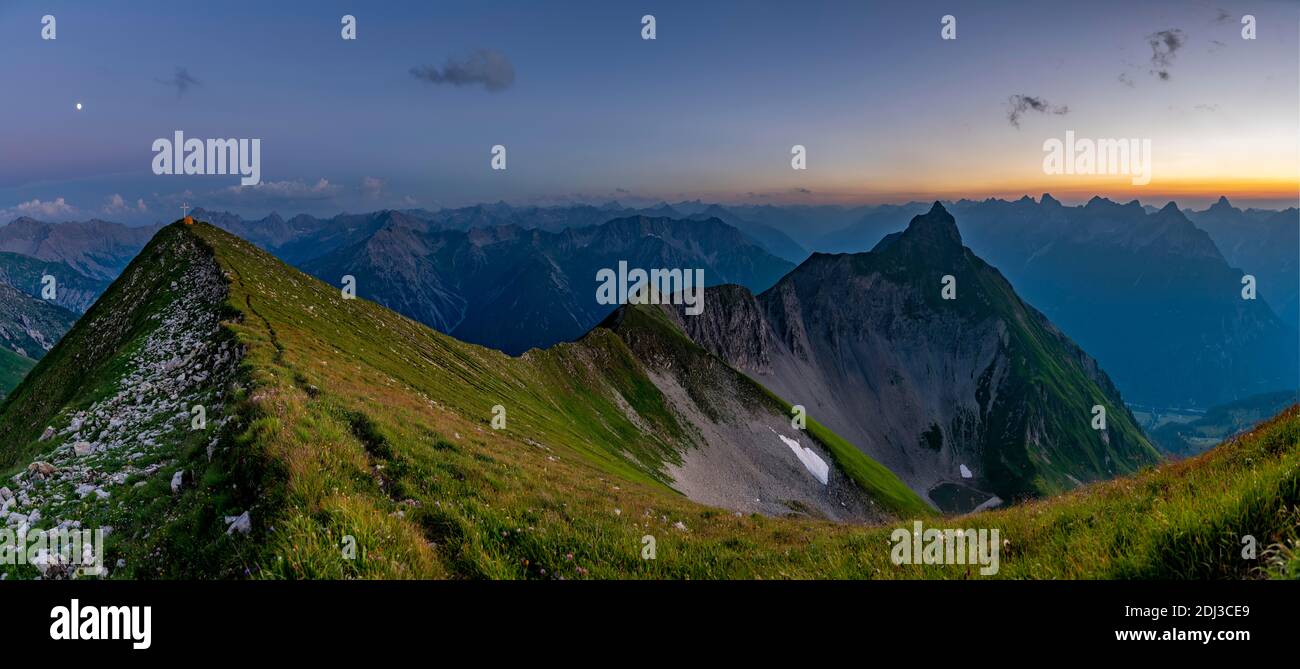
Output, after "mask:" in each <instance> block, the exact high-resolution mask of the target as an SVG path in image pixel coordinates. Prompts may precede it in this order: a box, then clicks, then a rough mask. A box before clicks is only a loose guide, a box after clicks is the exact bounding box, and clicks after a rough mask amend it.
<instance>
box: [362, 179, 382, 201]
mask: <svg viewBox="0 0 1300 669" xmlns="http://www.w3.org/2000/svg"><path fill="white" fill-rule="evenodd" d="M383 192H384V180H383V179H380V178H379V177H362V178H361V194H362V195H365V196H366V197H368V198H377V197H379V196H380V194H382V193H383Z"/></svg>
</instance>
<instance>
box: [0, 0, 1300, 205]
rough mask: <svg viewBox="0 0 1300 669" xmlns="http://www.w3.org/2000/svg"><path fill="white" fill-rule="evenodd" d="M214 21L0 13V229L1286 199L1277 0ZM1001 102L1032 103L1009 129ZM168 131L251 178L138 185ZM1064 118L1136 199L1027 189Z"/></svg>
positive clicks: (34, 8) (435, 6)
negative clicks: (253, 151) (993, 202)
mask: <svg viewBox="0 0 1300 669" xmlns="http://www.w3.org/2000/svg"><path fill="white" fill-rule="evenodd" d="M207 4H210V5H211V6H207V7H198V6H187V3H176V2H174V1H173V2H151V1H136V2H130V3H126V2H95V3H74V2H59V1H55V0H44V1H42V2H28V1H26V0H6V1H5V2H4V3H3V4H0V90H3V91H4V98H5V100H4V102H3V103H2V104H0V127H3V132H2V133H0V223H4V222H7V221H8V220H10V219H12V218H14V217H15V216H18V215H23V214H27V215H32V216H34V217H37V218H42V219H46V220H67V219H84V218H89V217H92V216H93V217H101V218H106V219H109V220H118V221H124V222H129V223H143V222H152V221H155V220H166V221H170V220H173V219H175V218H177V217H178V216H179V209H178V208H177V206H178V205H179V203H180V201H181V200H188V201H189V202H190V203H191V204H194V205H200V206H205V207H208V208H217V209H229V210H231V211H236V212H238V213H242V214H246V215H258V216H260V215H263V214H265V213H267V212H269V211H271V210H276V211H279V212H281V213H282V214H286V215H291V214H296V213H300V212H305V213H313V214H334V213H337V212H339V211H344V210H347V211H369V210H375V209H380V208H385V207H413V206H420V207H426V208H430V209H434V208H437V207H440V206H460V205H465V204H472V203H475V202H480V201H497V200H506V201H508V202H512V203H543V204H544V203H558V202H565V201H570V200H582V201H591V202H603V201H606V200H610V199H617V200H620V201H622V202H624V203H625V204H636V203H640V202H647V203H648V202H653V201H658V200H669V201H674V200H678V199H693V198H697V197H699V198H704V199H707V200H717V201H723V202H733V203H746V202H753V203H766V202H810V203H812V202H816V203H869V202H902V201H907V200H914V199H918V200H919V199H935V198H959V197H972V198H978V197H986V196H1004V197H1019V196H1020V195H1024V194H1026V193H1028V194H1031V195H1034V196H1037V195H1038V194H1039V193H1042V192H1051V193H1053V194H1054V195H1056V196H1057V197H1058V198H1060V199H1062V200H1063V201H1066V202H1067V203H1068V202H1072V201H1080V200H1086V199H1087V198H1088V197H1091V196H1092V195H1094V194H1101V195H1105V196H1109V197H1112V198H1115V199H1123V200H1127V199H1132V198H1138V199H1141V200H1142V201H1144V202H1150V203H1153V204H1157V205H1159V204H1163V202H1165V201H1167V200H1170V199H1176V200H1177V201H1178V202H1179V203H1180V204H1182V205H1184V206H1198V207H1199V206H1202V205H1204V204H1205V203H1206V202H1208V201H1211V200H1213V199H1216V198H1217V197H1218V196H1219V195H1220V194H1227V195H1228V196H1229V197H1230V198H1232V199H1233V200H1234V202H1236V203H1238V204H1240V205H1255V206H1267V207H1281V206H1287V205H1294V204H1295V203H1296V199H1297V191H1298V189H1300V177H1298V174H1300V4H1298V3H1295V2H1278V1H1269V0H1257V1H1254V2H1235V1H1229V0H1224V1H1222V2H1219V1H1209V2H1200V1H1198V0H1179V1H1171V2H1143V3H1133V2H1105V1H1101V2H1078V3H1057V2H1035V3H1013V2H997V1H990V0H980V1H978V2H956V1H953V0H948V1H945V2H939V3H931V2H917V1H911V2H888V3H885V2H877V3H872V2H862V1H860V0H855V1H851V2H815V1H809V2H788V1H786V2H763V1H757V0H747V1H736V2H723V1H710V2H658V1H654V0H642V1H640V2H625V1H622V0H566V1H564V2H536V1H535V0H522V1H518V2H493V1H489V0H465V1H446V2H436V3H434V2H384V3H357V2H332V1H328V0H326V1H313V2H265V1H262V2H238V1H230V2H222V3H207ZM1135 5H1137V6H1135ZM45 14H52V15H54V16H55V17H56V19H57V21H58V23H57V31H58V32H57V39H56V40H52V41H46V40H42V39H41V17H42V16H43V15H45ZM344 14H353V15H355V16H356V17H357V20H358V39H357V40H356V41H344V40H342V39H341V38H340V35H339V31H340V28H341V26H340V17H341V16H343V15H344ZM643 14H653V15H654V16H655V17H656V19H657V32H658V34H657V39H655V40H654V41H645V40H642V39H641V16H642V15H643ZM945 14H952V15H954V16H956V18H957V39H956V40H951V41H945V40H941V39H940V28H941V26H940V18H941V17H942V16H944V15H945ZM1243 14H1253V15H1254V16H1255V17H1256V19H1257V39H1256V40H1253V41H1251V40H1244V39H1242V37H1241V28H1242V26H1241V23H1240V21H1241V16H1242V15H1243ZM1162 31H1177V32H1176V33H1165V34H1172V35H1174V37H1173V38H1172V39H1173V44H1172V45H1171V44H1170V42H1168V41H1165V40H1164V39H1162V38H1157V43H1158V52H1153V47H1152V45H1151V39H1152V36H1153V35H1157V34H1158V33H1161V32H1162ZM474 54H486V55H484V56H482V59H483V60H484V62H483V63H476V62H475V61H474V59H473V58H472V56H473V55H474ZM1153 56H1155V57H1153ZM467 58H468V59H469V60H468V64H467V65H466V66H463V67H459V68H456V67H452V68H448V67H447V66H448V64H449V62H461V63H466V62H467V61H466V59H467ZM413 68H427V69H424V70H422V71H424V72H430V71H432V72H433V73H434V76H432V77H425V78H421V77H417V76H414V75H413V73H412V70H413ZM511 71H513V79H512V80H511V79H510V77H509V72H511ZM1161 71H1163V72H1165V73H1167V75H1168V77H1167V78H1161V77H1160V76H1159V75H1158V73H1159V72H1161ZM429 79H438V80H439V82H437V83H435V82H433V81H430V80H429ZM456 82H459V83H461V84H464V85H455V83H456ZM1012 96H1028V97H1031V98H1034V99H1035V100H1039V101H1043V103H1044V104H1045V105H1046V110H1045V111H1035V110H1034V109H1032V108H1029V109H1026V110H1025V111H1024V112H1023V113H1021V114H1020V115H1019V116H1018V119H1017V120H1018V123H1019V127H1018V128H1017V127H1016V126H1015V125H1013V124H1012V123H1011V122H1010V119H1009V117H1008V112H1009V111H1010V106H1009V99H1010V98H1011V97H1012ZM78 102H80V103H82V104H83V109H81V110H80V111H78V110H77V109H76V104H77V103H78ZM1063 108H1068V112H1067V113H1053V111H1054V110H1055V111H1062V110H1063ZM176 130H182V131H184V132H185V134H186V136H187V137H197V138H217V137H234V138H260V139H261V140H262V155H261V174H262V184H261V185H259V186H252V187H244V188H240V187H239V186H238V182H239V179H238V177H237V176H167V175H164V176H158V175H155V174H153V172H152V170H151V161H152V159H153V153H152V151H151V148H150V147H151V145H152V143H153V141H154V140H155V139H158V138H170V137H171V136H172V133H173V132H174V131H176ZM1068 130H1072V131H1074V132H1075V134H1076V135H1077V136H1080V137H1089V138H1099V139H1100V138H1147V139H1150V140H1151V143H1152V163H1153V168H1152V171H1153V176H1152V179H1151V183H1150V184H1148V185H1146V186H1133V185H1132V184H1130V182H1129V178H1128V177H1127V176H1095V175H1081V176H1066V175H1048V174H1045V173H1044V172H1043V169H1042V162H1043V156H1044V152H1043V148H1042V145H1043V142H1044V141H1045V140H1047V139H1050V138H1058V139H1064V136H1065V132H1066V131H1068ZM494 144H503V145H505V146H506V147H507V151H508V169H507V170H505V171H493V170H491V169H490V159H491V155H490V153H489V151H490V148H491V147H492V146H493V145H494ZM795 144H802V145H804V146H806V147H807V149H808V169H807V170H805V171H795V170H792V169H791V167H790V157H791V156H790V149H791V146H792V145H795Z"/></svg>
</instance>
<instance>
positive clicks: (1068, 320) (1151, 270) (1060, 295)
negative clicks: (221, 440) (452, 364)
mask: <svg viewBox="0 0 1300 669" xmlns="http://www.w3.org/2000/svg"><path fill="white" fill-rule="evenodd" d="M928 208H929V205H924V204H921V203H907V204H903V205H880V206H864V207H838V206H802V205H787V206H776V205H717V204H710V203H705V202H701V201H685V202H677V203H673V204H668V203H659V204H657V205H654V206H652V207H641V208H632V207H626V206H623V205H621V204H619V203H617V202H609V203H606V204H604V205H599V206H594V205H566V206H556V207H520V206H512V205H507V204H505V203H496V204H484V205H476V206H473V207H462V208H459V209H446V210H440V211H437V212H430V211H426V210H419V209H413V210H406V211H379V212H372V213H367V214H341V215H339V216H335V217H332V218H328V219H320V218H315V217H311V216H306V215H299V216H294V217H292V218H289V219H284V218H282V217H280V216H279V215H278V214H271V215H269V216H267V217H264V218H262V219H256V220H245V219H243V218H241V217H239V216H236V215H233V214H229V213H222V212H209V211H204V210H202V209H199V210H196V212H195V213H196V215H198V216H200V217H202V218H203V219H204V220H211V221H212V222H213V223H214V224H216V225H218V226H220V227H223V228H225V229H227V230H230V231H232V232H234V233H235V234H237V235H240V236H242V237H245V238H247V239H249V240H250V241H253V242H254V243H256V244H258V245H259V246H261V247H263V248H265V249H268V250H270V251H272V252H273V253H275V254H276V255H277V256H278V257H280V258H281V259H283V260H286V261H287V262H289V263H291V264H294V265H296V266H298V267H303V268H307V269H308V270H310V271H312V272H314V273H316V274H317V275H318V276H320V277H321V278H323V279H325V280H327V281H329V282H330V283H335V284H337V283H338V282H339V281H340V279H341V278H342V276H344V275H346V274H349V273H350V274H352V276H354V277H358V278H361V277H367V278H365V280H363V281H360V282H359V283H360V285H359V289H360V291H361V293H362V295H363V296H366V297H369V298H371V299H375V300H377V301H379V302H381V303H383V304H387V305H390V306H393V307H395V308H397V309H398V310H399V311H401V312H403V313H405V314H406V315H408V316H410V317H412V318H416V319H418V320H421V321H422V322H425V323H428V324H431V325H433V326H434V327H437V328H440V329H443V330H444V331H449V332H453V334H454V335H455V336H457V337H461V338H464V339H467V340H470V341H475V342H478V343H482V344H485V345H489V346H497V347H501V348H503V349H505V350H508V351H510V352H512V353H519V352H522V351H523V350H526V349H527V348H529V347H533V346H545V345H548V344H551V343H554V342H556V341H563V340H567V339H572V338H574V337H577V336H579V335H581V334H582V333H583V332H585V331H586V329H587V328H589V327H591V326H592V325H594V324H595V323H597V322H599V321H600V319H601V318H603V317H604V316H605V315H606V314H608V312H609V309H608V308H607V307H605V306H604V305H595V304H592V300H591V298H588V297H587V296H588V295H590V293H587V289H578V288H577V287H578V286H581V285H583V284H587V285H590V277H587V276H584V275H583V274H584V273H585V272H588V271H591V268H590V267H589V266H584V264H585V263H587V259H586V258H585V257H584V256H586V255H591V251H590V250H586V251H584V250H582V249H577V248H576V247H574V246H573V245H572V243H570V242H565V241H563V236H564V235H566V234H568V235H570V236H571V237H581V236H582V235H575V234H574V233H572V232H571V231H576V230H583V229H586V228H599V227H600V226H602V225H605V224H607V223H608V222H609V221H610V220H614V219H615V218H618V217H620V216H621V217H623V218H628V217H635V216H647V217H648V218H654V217H655V216H650V215H651V214H661V215H664V216H668V217H670V218H673V219H674V220H677V221H683V222H685V223H691V222H692V221H695V220H698V219H704V220H705V221H708V220H716V221H721V222H723V223H725V224H727V225H729V226H731V227H733V228H735V229H737V230H739V231H741V235H742V236H743V237H744V242H745V244H744V245H743V246H744V248H747V249H750V250H751V252H752V251H753V247H758V249H759V250H761V251H767V252H768V253H770V254H771V255H774V256H776V257H777V258H781V259H783V260H789V261H791V262H802V260H803V258H804V257H806V254H807V251H806V250H805V248H815V249H817V250H819V251H822V252H844V251H850V252H860V251H866V250H868V249H871V248H873V247H874V246H875V245H876V244H877V243H878V242H879V241H880V240H881V239H882V238H884V237H885V236H887V235H889V234H892V233H895V232H898V231H900V230H902V229H903V228H904V227H906V225H907V223H908V221H910V219H911V217H912V216H915V215H917V214H920V213H924V212H925V211H926V210H927V209H928ZM947 208H948V209H949V210H950V211H952V212H953V213H954V214H955V215H956V216H957V217H958V219H959V220H961V221H962V224H961V225H962V230H963V236H964V239H965V243H966V244H968V245H969V246H970V248H971V249H972V250H973V251H974V252H975V253H976V254H977V255H979V256H980V257H982V258H984V259H986V260H987V261H988V262H989V264H991V265H993V266H994V267H997V268H998V269H999V270H1000V271H1001V272H1002V273H1003V274H1004V275H1005V276H1006V277H1007V278H1008V279H1009V280H1010V281H1011V283H1012V285H1013V286H1014V287H1015V288H1016V290H1017V292H1018V293H1019V294H1020V296H1022V297H1023V298H1024V299H1025V301H1026V302H1028V303H1029V304H1032V305H1034V307H1035V308H1037V309H1039V310H1040V311H1042V313H1043V314H1044V315H1046V316H1047V317H1048V319H1049V320H1050V321H1051V322H1053V323H1054V324H1055V325H1056V326H1057V327H1059V328H1060V329H1061V330H1062V331H1063V332H1064V333H1065V334H1066V335H1068V336H1069V337H1070V338H1071V339H1072V340H1074V341H1075V342H1077V343H1078V344H1079V345H1080V346H1082V348H1083V349H1084V350H1086V351H1088V352H1089V353H1090V354H1091V355H1093V356H1095V357H1096V359H1097V360H1098V361H1099V362H1100V364H1101V366H1102V367H1103V368H1104V369H1106V370H1107V371H1108V372H1109V374H1110V376H1111V378H1112V379H1113V380H1114V382H1115V384H1116V386H1117V387H1118V388H1119V389H1120V390H1121V391H1122V392H1123V394H1124V397H1125V398H1126V399H1127V400H1128V401H1129V402H1130V403H1133V404H1135V405H1140V406H1143V407H1151V408H1153V409H1156V410H1165V409H1171V410H1176V409H1180V408H1185V409H1189V410H1199V409H1204V408H1206V407H1210V406H1215V405H1218V404H1222V403H1225V402H1232V401H1235V400H1240V399H1243V398H1246V397H1250V396H1253V395H1256V394H1260V393H1267V392H1273V391H1277V390H1285V389H1292V388H1295V387H1296V386H1297V383H1298V382H1300V381H1298V379H1297V376H1300V374H1297V371H1296V370H1297V367H1300V361H1298V360H1297V358H1298V354H1297V349H1298V348H1300V346H1297V342H1298V341H1300V335H1297V333H1296V330H1295V327H1294V318H1293V312H1295V311H1296V310H1297V309H1296V308H1295V304H1296V302H1297V297H1296V296H1295V295H1294V294H1292V295H1290V296H1288V294H1287V293H1288V292H1289V289H1288V286H1289V287H1290V288H1291V289H1297V290H1300V288H1297V286H1300V280H1297V277H1296V275H1295V262H1294V261H1295V257H1294V256H1295V253H1294V249H1295V248H1296V243H1293V242H1292V240H1293V239H1294V237H1295V236H1296V234H1297V232H1296V228H1297V226H1296V225H1295V216H1296V214H1295V210H1294V209H1292V210H1287V211H1283V212H1268V211H1263V210H1254V209H1248V210H1244V211H1243V210H1239V209H1237V208H1235V207H1232V206H1231V204H1230V203H1228V202H1227V201H1226V199H1223V200H1220V202H1218V203H1216V204H1215V205H1213V206H1211V207H1210V208H1209V209H1207V210H1205V211H1203V212H1196V211H1192V210H1186V211H1183V212H1178V211H1177V210H1176V209H1175V208H1172V207H1169V206H1166V207H1164V208H1155V207H1150V206H1143V205H1139V204H1138V203H1136V202H1133V203H1128V204H1118V203H1114V202H1111V201H1109V200H1105V199H1102V198H1094V199H1093V200H1092V201H1090V202H1088V203H1087V204H1086V205H1083V206H1077V207H1067V206H1064V205H1062V204H1061V203H1060V202H1058V201H1056V200H1055V199H1054V198H1052V197H1051V196H1050V195H1045V196H1044V197H1043V198H1042V199H1041V201H1038V202H1035V201H1034V200H1031V199H1029V198H1022V199H1020V200H1017V201H1005V200H985V201H972V200H960V201H957V202H953V203H949V204H948V205H947ZM624 214H628V216H623V215H624ZM1193 221H1195V222H1193ZM685 223H684V224H685ZM484 226H486V227H484ZM1201 226H1204V228H1203V229H1202V227H1201ZM65 228H66V229H65ZM701 229H702V230H705V231H706V232H708V231H710V230H711V229H712V228H711V226H709V225H705V226H702V228H701ZM150 230H151V229H129V228H126V227H125V226H119V225H116V224H112V223H105V222H103V221H90V222H85V223H67V224H57V225H55V224H47V223H40V222H36V221H32V220H31V219H18V220H16V221H14V223H13V224H10V225H8V226H4V227H0V282H6V283H10V284H12V285H15V286H17V287H19V288H20V289H21V290H23V291H24V292H26V293H28V294H29V295H33V296H39V295H40V291H39V288H40V285H41V284H40V283H39V279H40V278H41V277H43V276H44V275H45V274H50V275H53V276H56V277H57V278H58V280H59V285H60V290H59V292H58V296H57V299H56V303H57V304H59V305H61V306H64V307H67V308H69V309H71V310H72V311H74V312H78V313H79V312H80V311H82V310H84V309H85V308H86V307H87V306H88V305H89V303H90V301H91V300H93V299H94V297H96V296H97V295H98V294H99V292H101V291H102V290H103V287H104V286H105V282H106V281H107V280H108V279H111V278H112V276H115V272H116V271H117V268H120V267H121V266H122V265H123V263H124V262H125V261H126V260H127V259H129V257H130V256H131V255H133V253H134V251H135V250H138V247H139V246H140V245H142V244H143V240H145V239H147V238H148V236H149V234H150ZM524 231H531V232H530V233H529V234H527V235H526V234H524ZM771 231H776V232H777V233H779V235H773V234H771ZM532 233H536V234H532ZM647 234H650V233H649V232H647ZM691 234H694V233H693V232H692V233H691ZM708 234H710V235H711V234H712V233H711V232H708ZM529 235H531V236H529ZM557 235H558V237H557ZM525 237H528V239H525ZM677 239H679V240H680V239H681V237H678V238H677ZM717 239H721V237H718V238H717ZM760 240H762V241H760ZM626 241H629V242H630V241H633V240H632V238H630V237H629V238H626ZM405 242H410V245H411V247H410V248H407V247H405V246H404V243H405ZM674 243H676V242H674ZM566 244H568V246H565V245H566ZM638 244H640V242H639V241H638ZM648 246H651V245H648V244H641V245H640V246H638V247H636V248H631V247H629V248H627V249H620V250H619V251H618V252H617V253H611V254H609V256H610V257H611V258H613V257H615V256H618V255H623V256H628V257H629V258H630V256H631V255H632V254H634V253H637V254H645V255H646V257H647V258H653V257H656V256H659V257H671V258H672V259H673V261H674V262H682V263H688V262H689V263H693V264H694V265H696V266H700V267H703V268H706V269H708V270H709V271H706V279H707V280H708V282H709V283H710V284H716V283H719V282H724V281H730V282H738V283H743V284H746V285H747V286H748V287H749V288H751V289H753V291H754V292H761V291H762V290H763V289H765V288H766V287H767V285H770V283H772V282H774V281H775V279H776V278H778V274H783V273H784V272H783V271H780V270H777V269H776V268H778V267H781V268H785V269H789V268H790V267H792V266H793V265H788V264H780V263H776V262H772V261H771V259H770V258H769V259H764V258H763V256H762V254H761V253H758V252H753V253H752V257H751V258H749V259H748V260H746V261H745V262H748V263H750V264H751V265H752V266H753V267H752V270H750V271H749V274H748V275H746V274H745V273H744V270H743V269H742V268H740V267H732V268H727V267H720V266H717V265H714V264H711V263H712V260H711V259H710V254H716V253H718V251H719V250H718V249H717V248H712V247H709V246H708V245H707V244H706V245H704V246H700V247H698V248H697V249H695V251H693V252H698V253H700V254H702V255H703V256H704V258H695V257H694V256H693V255H692V253H693V252H683V251H681V249H680V248H677V249H673V250H671V252H668V251H665V252H663V253H659V252H656V251H655V250H654V249H652V248H648ZM669 246H671V244H670V245H669ZM435 247H436V249H437V250H436V251H434V250H433V249H434V248H435ZM4 249H16V252H14V251H10V252H4ZM1222 249H1226V250H1223V251H1222V252H1221V250H1222ZM28 254H37V256H39V257H33V256H31V255H28ZM349 254H351V256H349ZM525 256H527V257H525ZM448 258H454V259H455V260H454V262H457V263H458V264H456V265H454V267H453V266H452V265H449V264H446V263H447V262H448V261H447V259H448ZM470 258H476V259H477V260H474V261H472V262H471V261H469V260H468V259H470ZM630 259H631V260H634V261H638V260H637V259H636V258H630ZM638 262H639V261H638ZM645 262H650V260H649V259H647V260H645ZM476 263H486V264H481V265H480V264H476ZM493 263H501V264H503V265H504V264H509V267H506V268H502V267H501V266H496V267H493V266H491V265H492V264H493ZM387 267H391V268H393V270H392V271H391V272H390V271H387V270H386V269H385V268H387ZM765 268H766V269H765ZM1246 273H1249V274H1252V275H1253V276H1255V277H1256V278H1257V281H1258V287H1259V299H1257V300H1254V301H1247V300H1242V299H1240V297H1241V292H1240V291H1241V288H1242V286H1241V279H1242V276H1243V274H1246ZM484 278H488V280H490V281H492V282H493V283H494V284H495V285H496V286H497V287H498V289H497V290H488V289H486V288H484V286H483V284H481V283H479V281H480V280H482V279H484ZM551 289H558V290H559V292H556V293H554V295H555V298H556V299H558V300H559V302H558V305H559V306H558V308H556V309H554V310H549V309H548V308H547V307H546V305H545V303H546V302H547V301H548V299H551V298H549V297H548V293H547V291H548V290H551ZM483 303H490V304H491V305H493V306H492V307H491V310H492V312H495V313H510V314H511V317H509V318H494V317H493V316H492V315H491V313H492V312H489V311H482V312H480V313H479V314H478V315H476V314H475V313H474V308H473V305H475V304H483ZM502 305H508V306H507V307H504V309H505V310H504V311H501V309H502V308H503V307H502ZM515 312H518V313H520V314H522V313H525V312H526V313H527V314H528V315H527V318H528V319H531V322H532V323H535V327H534V326H527V327H526V326H525V325H524V324H523V323H524V321H523V320H522V319H520V318H517V317H515V315H516V313H515ZM1117 324H1123V326H1122V327H1117ZM453 328H455V329H453Z"/></svg>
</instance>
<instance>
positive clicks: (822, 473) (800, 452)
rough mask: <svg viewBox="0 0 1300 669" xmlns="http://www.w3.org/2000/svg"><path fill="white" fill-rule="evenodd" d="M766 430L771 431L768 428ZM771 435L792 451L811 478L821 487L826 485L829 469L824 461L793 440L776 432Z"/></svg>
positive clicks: (809, 449) (773, 431)
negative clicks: (820, 484)
mask: <svg viewBox="0 0 1300 669" xmlns="http://www.w3.org/2000/svg"><path fill="white" fill-rule="evenodd" d="M767 429H769V430H772V428H770V427H769V428H767ZM772 434H775V435H776V436H778V437H780V438H781V442H782V443H784V444H785V445H786V446H789V447H790V450H792V451H794V455H795V457H796V458H799V462H802V463H803V466H804V467H805V468H806V469H807V470H808V472H809V473H810V474H812V475H813V478H815V479H817V480H818V481H821V483H822V485H826V482H827V480H828V479H829V477H830V473H831V469H830V467H829V466H827V464H826V461H825V460H822V459H821V458H820V457H819V456H818V455H817V454H816V453H814V452H813V450H812V449H811V448H804V447H803V446H800V445H799V442H798V441H797V440H795V439H791V438H789V437H787V436H785V435H783V434H781V433H779V432H777V431H776V430H772Z"/></svg>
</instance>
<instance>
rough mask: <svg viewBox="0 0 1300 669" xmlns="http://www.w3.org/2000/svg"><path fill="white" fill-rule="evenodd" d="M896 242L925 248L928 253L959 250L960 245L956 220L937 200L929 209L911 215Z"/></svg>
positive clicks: (959, 234) (959, 233)
mask: <svg viewBox="0 0 1300 669" xmlns="http://www.w3.org/2000/svg"><path fill="white" fill-rule="evenodd" d="M898 242H899V243H900V244H904V245H907V246H911V247H916V248H919V249H925V250H926V252H928V253H942V252H952V251H954V250H958V251H959V250H960V249H961V247H962V241H961V232H959V231H958V230H957V220H956V219H954V218H953V217H952V214H950V213H948V210H947V209H945V208H944V206H943V204H941V203H939V202H935V203H934V206H932V207H930V211H928V212H926V213H924V214H921V215H918V216H914V217H912V221H911V222H910V223H908V224H907V229H906V230H904V231H903V234H901V235H899V237H898Z"/></svg>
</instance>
